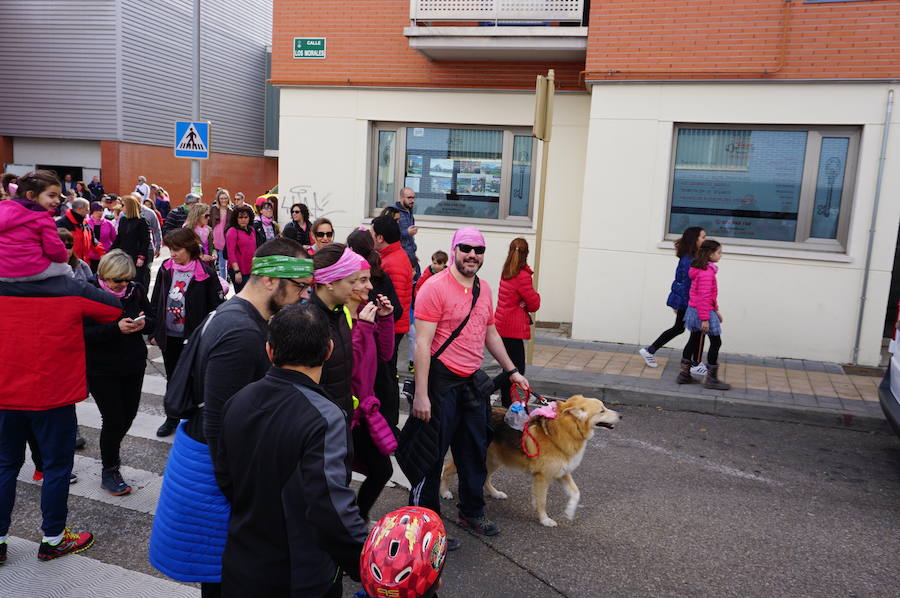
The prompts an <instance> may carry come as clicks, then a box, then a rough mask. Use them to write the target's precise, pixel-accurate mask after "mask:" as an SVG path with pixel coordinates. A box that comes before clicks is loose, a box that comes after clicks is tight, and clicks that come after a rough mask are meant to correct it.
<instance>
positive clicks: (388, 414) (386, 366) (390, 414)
mask: <svg viewBox="0 0 900 598" xmlns="http://www.w3.org/2000/svg"><path fill="white" fill-rule="evenodd" d="M373 390H374V392H375V396H376V397H378V400H379V401H381V414H382V415H383V416H384V418H385V419H386V420H387V421H388V423H389V424H391V425H392V426H394V427H395V428H396V427H397V425H398V424H399V422H400V387H399V386H398V383H397V377H396V376H395V375H394V369H393V368H392V367H391V364H390V362H388V361H379V362H378V369H377V370H375V383H374V384H373Z"/></svg>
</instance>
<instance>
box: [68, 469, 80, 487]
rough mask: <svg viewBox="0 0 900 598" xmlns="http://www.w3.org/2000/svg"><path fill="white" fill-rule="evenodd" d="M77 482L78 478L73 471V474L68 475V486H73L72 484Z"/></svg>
mask: <svg viewBox="0 0 900 598" xmlns="http://www.w3.org/2000/svg"><path fill="white" fill-rule="evenodd" d="M77 481H78V476H77V475H75V472H74V471H73V472H72V473H71V475H69V483H70V484H74V483H75V482H77Z"/></svg>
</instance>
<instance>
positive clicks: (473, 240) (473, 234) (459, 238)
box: [450, 226, 485, 255]
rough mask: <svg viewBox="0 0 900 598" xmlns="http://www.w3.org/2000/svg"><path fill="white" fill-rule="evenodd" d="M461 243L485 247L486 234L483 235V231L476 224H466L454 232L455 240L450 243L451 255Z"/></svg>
mask: <svg viewBox="0 0 900 598" xmlns="http://www.w3.org/2000/svg"><path fill="white" fill-rule="evenodd" d="M459 244H463V245H472V246H473V247H484V246H485V243H484V235H482V234H481V231H480V230H478V229H477V228H475V227H474V226H464V227H462V228H460V229H457V231H456V232H455V233H453V242H452V243H451V244H450V255H453V250H454V249H456V246H457V245H459Z"/></svg>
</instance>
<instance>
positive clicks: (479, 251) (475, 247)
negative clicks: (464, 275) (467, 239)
mask: <svg viewBox="0 0 900 598" xmlns="http://www.w3.org/2000/svg"><path fill="white" fill-rule="evenodd" d="M456 248H457V249H459V250H460V251H462V252H463V253H469V252H470V251H474V252H475V255H482V254H483V253H484V249H485V247H484V245H466V244H465V243H460V244H459V245H457V246H456Z"/></svg>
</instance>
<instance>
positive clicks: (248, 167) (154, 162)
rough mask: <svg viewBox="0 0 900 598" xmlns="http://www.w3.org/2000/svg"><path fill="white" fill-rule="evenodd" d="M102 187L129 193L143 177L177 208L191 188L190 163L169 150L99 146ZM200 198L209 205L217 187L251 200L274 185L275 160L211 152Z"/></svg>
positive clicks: (105, 143) (205, 164)
mask: <svg viewBox="0 0 900 598" xmlns="http://www.w3.org/2000/svg"><path fill="white" fill-rule="evenodd" d="M100 159H101V167H102V171H101V174H102V177H103V186H104V188H105V189H106V190H107V191H108V192H110V193H129V192H131V191H132V190H133V189H134V186H135V185H136V184H137V177H138V176H139V175H144V176H146V177H147V182H148V183H149V184H153V183H156V184H157V185H161V186H162V187H163V188H164V189H166V190H167V191H168V192H169V195H170V197H171V199H172V203H173V204H174V205H181V203H183V201H184V196H185V195H186V194H187V193H188V192H189V191H190V188H191V161H190V160H185V159H181V158H176V157H174V156H173V155H172V148H171V147H159V146H154V145H141V144H137V143H122V142H118V141H101V142H100ZM202 178H203V180H202V182H203V197H204V200H205V201H207V202H209V201H212V198H213V196H214V194H215V191H216V188H217V187H224V188H226V189H228V190H229V191H230V192H231V194H232V195H233V194H234V193H236V192H238V191H243V192H244V193H245V194H246V195H247V198H248V199H250V200H252V199H255V198H256V197H257V196H258V195H262V194H263V193H264V192H265V191H267V190H269V189H271V188H272V187H274V186H275V185H276V184H277V182H278V160H277V159H276V158H255V157H252V156H238V155H235V154H219V153H215V152H213V153H212V155H211V157H210V159H209V160H204V161H203V170H202Z"/></svg>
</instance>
